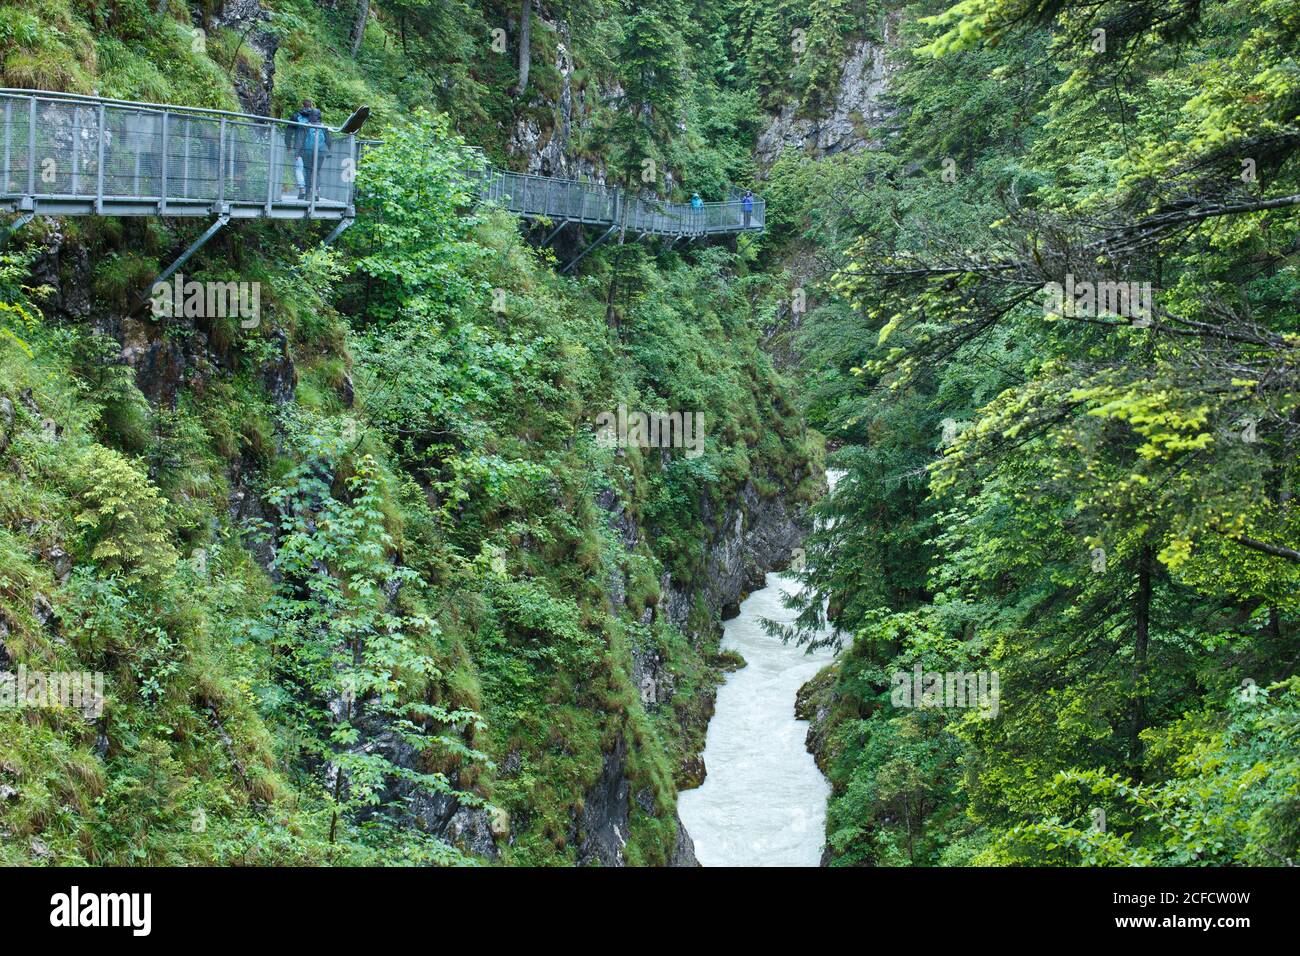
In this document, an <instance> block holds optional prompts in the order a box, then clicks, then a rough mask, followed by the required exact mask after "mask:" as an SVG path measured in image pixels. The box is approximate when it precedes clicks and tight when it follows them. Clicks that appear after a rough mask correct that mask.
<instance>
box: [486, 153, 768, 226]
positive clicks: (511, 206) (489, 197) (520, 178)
mask: <svg viewBox="0 0 1300 956" xmlns="http://www.w3.org/2000/svg"><path fill="white" fill-rule="evenodd" d="M483 176H484V179H483V191H482V195H483V198H484V200H485V201H489V202H498V203H500V204H501V205H502V206H503V207H504V208H506V209H508V210H509V211H510V212H513V213H516V214H517V215H522V216H532V217H539V216H544V217H546V218H547V219H551V220H553V221H555V222H557V223H558V222H563V221H569V222H586V223H593V224H603V225H621V224H623V223H626V225H627V229H628V231H629V232H643V233H650V234H653V235H663V236H681V235H684V236H698V235H707V234H710V233H729V232H743V231H745V230H761V229H763V228H764V226H765V225H766V208H767V207H766V204H765V202H764V201H763V200H762V199H755V200H754V203H753V208H752V210H751V212H750V215H749V217H748V220H747V219H746V216H745V211H744V206H743V203H742V202H741V201H739V200H735V201H730V202H709V203H704V205H703V206H702V207H699V208H695V207H692V206H691V205H690V204H689V203H674V202H664V201H659V200H654V199H642V198H640V197H632V198H630V199H629V198H628V196H627V193H626V192H625V191H624V190H622V189H619V188H618V187H616V186H602V185H599V184H597V183H584V182H579V181H577V180H571V179H556V178H553V177H550V176H537V175H533V174H531V173H511V172H504V171H502V170H497V169H492V168H488V169H487V170H486V171H485V172H484V174H483Z"/></svg>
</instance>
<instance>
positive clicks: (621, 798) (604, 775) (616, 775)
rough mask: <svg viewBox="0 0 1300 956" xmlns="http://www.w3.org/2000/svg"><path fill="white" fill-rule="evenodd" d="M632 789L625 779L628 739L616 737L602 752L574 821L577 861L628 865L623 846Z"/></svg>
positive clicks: (581, 862)
mask: <svg viewBox="0 0 1300 956" xmlns="http://www.w3.org/2000/svg"><path fill="white" fill-rule="evenodd" d="M631 789H632V788H631V786H630V784H629V783H628V779H627V741H626V740H624V739H623V738H622V737H619V738H618V740H617V742H616V743H615V744H614V749H613V750H612V751H611V752H609V753H607V754H605V760H604V763H603V765H602V766H601V770H600V777H599V779H597V780H596V783H595V785H594V786H593V787H592V788H591V790H589V791H588V792H587V795H586V798H585V800H584V801H583V806H582V813H581V814H579V816H578V820H577V822H576V824H575V827H576V832H575V834H574V836H575V837H576V839H577V842H578V864H579V865H589V864H592V863H599V864H600V865H601V866H626V865H627V863H626V861H625V860H624V859H623V847H624V846H625V845H626V844H627V834H628V829H629V823H628V816H629V814H630V811H631V804H630V799H629V797H630V793H631Z"/></svg>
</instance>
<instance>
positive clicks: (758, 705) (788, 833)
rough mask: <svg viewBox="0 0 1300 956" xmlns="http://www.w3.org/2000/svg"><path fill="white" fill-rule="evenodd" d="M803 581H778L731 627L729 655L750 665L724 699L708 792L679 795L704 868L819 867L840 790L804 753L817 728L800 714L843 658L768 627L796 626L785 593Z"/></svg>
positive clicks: (730, 683) (707, 761)
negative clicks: (804, 697)
mask: <svg viewBox="0 0 1300 956" xmlns="http://www.w3.org/2000/svg"><path fill="white" fill-rule="evenodd" d="M798 586H799V585H798V582H797V581H795V580H794V579H793V578H792V577H790V576H788V575H785V574H769V575H768V576H767V584H766V587H764V588H763V589H762V590H761V591H757V592H755V593H754V594H752V595H750V596H749V598H748V599H747V600H746V601H745V602H744V603H743V604H742V605H741V606H740V616H739V617H736V618H733V619H732V620H730V621H728V622H727V623H726V630H725V633H724V634H723V638H722V646H723V648H726V649H730V650H735V651H739V652H740V654H741V656H743V657H744V658H745V660H746V661H747V662H748V663H747V666H745V667H743V668H741V669H740V670H738V671H736V672H735V673H733V674H732V675H731V676H730V677H729V678H728V679H727V682H726V683H725V684H724V685H723V686H722V687H721V688H720V689H719V691H718V701H717V709H716V711H715V713H714V716H713V720H712V721H710V723H709V733H708V737H707V738H706V740H705V745H704V766H705V768H706V769H707V771H708V775H707V776H706V777H705V779H704V785H703V786H701V787H699V788H698V789H696V790H687V791H685V792H683V793H682V794H680V796H679V797H678V810H679V812H680V813H681V818H682V822H683V823H685V824H686V829H687V832H689V833H690V835H691V837H692V838H693V839H694V841H695V855H696V856H697V857H698V858H699V861H700V863H701V864H703V865H704V866H816V865H817V864H818V861H819V859H820V857H821V852H822V842H823V836H824V830H825V822H826V797H827V795H828V793H829V791H830V787H829V785H828V784H827V783H826V779H825V778H824V777H823V776H822V775H821V771H819V770H818V769H817V765H816V763H814V762H813V758H812V755H811V754H809V753H808V751H807V750H805V749H804V738H805V736H806V734H807V732H808V723H807V722H806V721H802V720H796V719H795V716H794V701H795V695H796V693H798V690H799V688H800V686H802V685H803V684H804V683H806V682H807V681H808V680H809V679H810V678H812V677H813V676H814V675H815V674H816V673H817V672H818V671H819V670H821V669H822V668H823V667H825V666H826V664H827V663H828V662H829V661H830V660H831V659H832V658H833V657H834V654H833V653H832V652H831V651H830V650H819V651H815V652H813V653H812V654H807V653H805V652H804V648H802V647H795V646H794V645H792V644H791V645H787V644H782V643H781V640H780V638H776V637H769V636H768V635H767V634H766V633H765V632H764V630H763V626H762V623H761V622H762V619H763V618H767V619H769V620H773V621H781V622H783V623H785V622H789V621H790V620H791V619H792V618H793V617H794V612H793V611H791V610H789V609H787V608H786V607H784V605H783V603H782V600H781V595H782V592H787V593H788V592H792V591H794V590H796V589H797V588H798Z"/></svg>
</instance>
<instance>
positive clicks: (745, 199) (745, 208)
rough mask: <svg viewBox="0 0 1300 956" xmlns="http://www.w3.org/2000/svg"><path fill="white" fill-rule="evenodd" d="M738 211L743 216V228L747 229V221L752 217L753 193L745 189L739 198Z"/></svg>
mask: <svg viewBox="0 0 1300 956" xmlns="http://www.w3.org/2000/svg"><path fill="white" fill-rule="evenodd" d="M740 209H741V212H743V213H744V214H745V228H746V229H748V228H749V219H750V217H751V216H752V215H754V191H753V190H752V189H746V190H745V195H744V196H742V197H741V198H740Z"/></svg>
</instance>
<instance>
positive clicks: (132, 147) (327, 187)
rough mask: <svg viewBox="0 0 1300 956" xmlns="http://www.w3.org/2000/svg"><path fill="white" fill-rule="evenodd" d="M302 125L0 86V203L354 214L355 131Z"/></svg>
mask: <svg viewBox="0 0 1300 956" xmlns="http://www.w3.org/2000/svg"><path fill="white" fill-rule="evenodd" d="M307 129H309V127H307V126H305V125H301V124H297V123H290V122H288V121H286V120H277V119H272V118H269V117H263V116H250V115H247V114H242V113H229V112H223V111H220V110H205V109H196V108H187V107H177V106H168V105H160V104H148V103H131V102H126V101H122V100H111V99H105V98H101V97H91V96H79V95H75V94H64V93H45V92H41V93H36V92H33V91H30V90H0V160H2V162H3V165H2V166H0V208H8V209H11V210H18V211H26V212H36V213H43V214H49V215H61V214H65V215H76V214H87V213H109V214H112V215H171V216H186V215H206V214H209V213H211V212H212V211H214V209H215V208H216V207H217V204H220V205H221V208H222V209H224V210H225V211H227V212H229V214H230V215H232V216H235V217H252V216H272V217H278V218H321V219H338V218H341V217H343V216H345V215H351V207H352V205H353V201H354V196H355V179H356V176H355V171H356V164H357V160H358V155H357V149H358V144H357V140H356V137H355V136H353V135H343V134H339V133H335V132H332V131H329V130H327V131H326V133H327V135H326V137H325V139H326V144H325V147H324V148H320V145H319V144H314V143H311V142H310V140H308V139H306V138H305V137H304V134H305V132H306V130H307ZM304 144H307V147H306V148H304ZM300 163H301V170H300V171H301V175H302V178H303V181H304V183H305V185H306V186H307V191H306V194H305V195H304V196H302V197H300V196H299V190H298V184H297V182H298V180H297V177H298V175H299V164H300Z"/></svg>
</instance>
